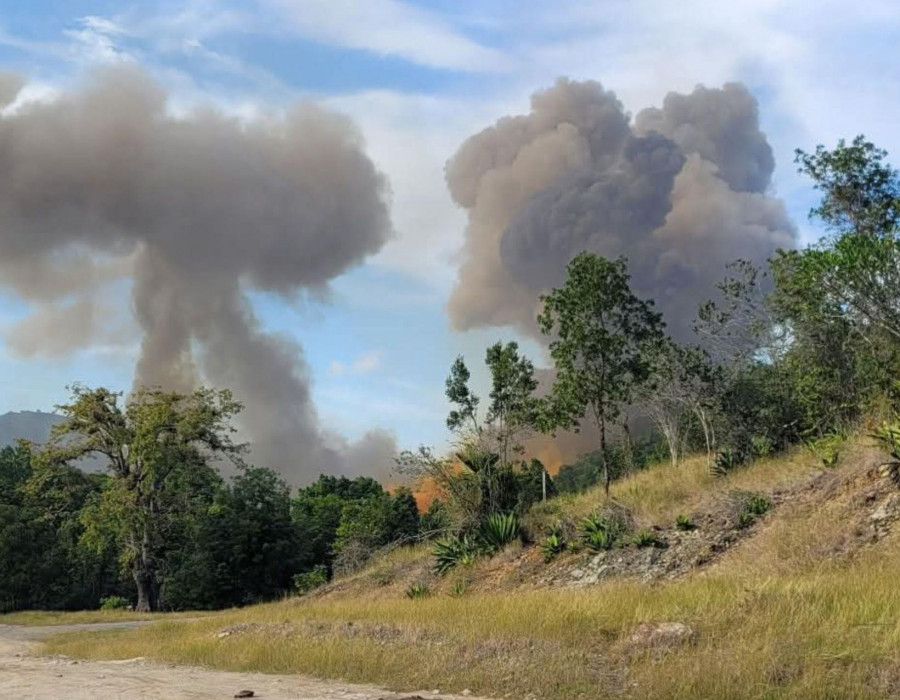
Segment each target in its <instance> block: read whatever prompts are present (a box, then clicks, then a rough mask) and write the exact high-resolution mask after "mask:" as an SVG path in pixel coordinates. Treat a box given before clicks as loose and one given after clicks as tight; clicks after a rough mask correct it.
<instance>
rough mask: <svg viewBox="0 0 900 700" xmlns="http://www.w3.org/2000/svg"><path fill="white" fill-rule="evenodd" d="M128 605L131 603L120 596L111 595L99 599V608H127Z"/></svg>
mask: <svg viewBox="0 0 900 700" xmlns="http://www.w3.org/2000/svg"><path fill="white" fill-rule="evenodd" d="M130 607H131V603H129V602H128V600H127V599H126V598H123V597H122V596H118V595H111V596H109V597H108V598H101V599H100V609H101V610H127V609H128V608H130Z"/></svg>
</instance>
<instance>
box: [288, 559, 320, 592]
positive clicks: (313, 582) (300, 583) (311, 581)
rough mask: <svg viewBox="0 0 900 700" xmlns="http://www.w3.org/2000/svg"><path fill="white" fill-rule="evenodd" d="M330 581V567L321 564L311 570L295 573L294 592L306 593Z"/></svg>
mask: <svg viewBox="0 0 900 700" xmlns="http://www.w3.org/2000/svg"><path fill="white" fill-rule="evenodd" d="M326 583H328V567H326V566H322V565H319V566H317V567H315V568H314V569H312V570H311V571H304V572H303V573H300V574H294V592H295V593H299V594H300V595H304V594H305V593H309V592H310V591H312V590H314V589H316V588H319V586H324V585H325V584H326Z"/></svg>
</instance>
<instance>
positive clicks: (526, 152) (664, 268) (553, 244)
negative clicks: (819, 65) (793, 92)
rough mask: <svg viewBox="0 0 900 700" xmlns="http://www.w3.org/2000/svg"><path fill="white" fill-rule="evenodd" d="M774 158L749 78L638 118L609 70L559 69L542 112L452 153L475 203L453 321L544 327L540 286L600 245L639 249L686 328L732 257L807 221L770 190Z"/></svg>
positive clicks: (657, 291) (633, 260) (633, 256)
mask: <svg viewBox="0 0 900 700" xmlns="http://www.w3.org/2000/svg"><path fill="white" fill-rule="evenodd" d="M774 165H775V164H774V159H773V157H772V151H771V148H770V147H769V144H768V142H767V141H766V138H765V135H764V134H763V133H762V132H761V131H760V129H759V120H758V114H757V105H756V101H755V100H754V99H753V97H752V96H751V95H750V93H749V92H748V91H747V89H746V88H745V87H744V86H742V85H739V84H728V85H725V86H724V87H723V88H722V89H715V90H713V89H706V88H703V87H699V88H697V89H696V90H695V91H694V92H693V93H691V94H690V95H679V94H675V93H671V94H669V95H668V96H667V97H666V99H665V101H664V103H663V107H662V109H647V110H644V111H642V112H640V113H639V114H638V115H637V117H636V119H635V121H634V123H633V124H632V123H631V121H630V119H629V117H628V115H627V114H626V113H625V111H624V109H623V106H622V104H621V103H620V102H619V101H618V99H617V98H616V96H615V94H614V93H612V92H609V91H606V90H604V89H603V87H602V86H601V85H600V84H599V83H596V82H583V83H578V82H572V81H569V80H565V79H560V80H559V81H557V83H556V84H555V85H554V86H553V87H551V88H549V89H548V90H545V91H543V92H539V93H536V94H535V95H534V97H533V98H532V109H531V113H530V114H528V115H523V116H515V117H504V118H503V119H501V120H499V121H498V122H497V123H496V124H495V125H494V126H492V127H489V128H487V129H485V130H484V131H482V132H480V133H478V134H476V135H474V136H472V137H471V138H469V139H468V140H467V141H466V142H465V143H463V145H462V146H461V147H460V148H459V150H458V151H457V153H456V155H455V156H454V157H453V158H452V159H451V160H450V162H449V163H448V164H447V168H446V177H447V184H448V186H449V188H450V193H451V195H452V196H453V199H454V200H455V201H456V202H457V203H458V204H459V205H460V206H462V207H464V208H466V209H467V210H468V213H469V224H468V228H467V231H466V242H465V247H464V250H463V263H462V266H461V267H460V271H459V277H458V282H457V285H456V288H455V289H454V292H453V295H452V297H451V299H450V302H449V305H448V311H449V314H450V317H451V321H452V322H453V325H454V327H456V328H458V329H461V330H464V329H468V328H474V327H478V326H500V325H514V326H516V327H518V328H519V329H520V330H522V331H524V332H526V333H530V334H536V327H535V322H534V319H535V316H536V314H537V299H538V296H539V295H540V293H541V292H542V291H544V290H546V289H548V288H550V287H554V286H558V285H559V284H561V283H562V282H563V279H564V275H565V267H566V265H567V264H568V262H569V261H570V260H571V259H572V258H573V257H574V256H575V255H577V254H578V253H579V252H581V251H583V250H590V251H593V252H596V253H599V254H601V255H604V256H607V257H616V256H618V255H625V256H627V257H628V259H629V261H630V268H631V273H632V275H633V284H634V287H635V290H636V291H637V292H638V293H639V294H641V295H642V296H645V297H651V298H654V299H655V300H656V302H657V304H658V305H659V307H660V308H661V310H662V311H663V313H664V315H665V318H666V321H667V323H668V325H669V328H670V331H671V332H672V333H673V334H675V335H676V336H679V337H681V338H687V337H688V336H689V333H690V331H689V328H690V325H691V322H692V320H693V318H694V315H695V312H696V308H697V304H698V303H699V302H701V301H703V300H705V299H707V298H710V297H711V296H712V295H713V294H714V291H715V288H714V285H715V283H716V282H717V281H718V280H720V279H721V278H722V276H723V275H724V272H725V270H724V266H725V264H726V263H728V262H730V261H732V260H734V259H735V258H745V259H749V260H752V261H755V262H763V261H764V260H766V259H767V258H768V257H769V256H771V254H772V253H773V252H774V251H775V250H776V249H777V248H789V247H793V245H794V240H795V229H794V226H793V224H792V223H791V221H790V220H789V219H788V217H787V214H786V213H785V210H784V207H783V206H782V204H781V202H780V201H779V200H777V199H775V198H773V197H772V196H770V195H769V194H768V193H767V189H768V187H769V184H770V181H771V176H772V171H773V169H774Z"/></svg>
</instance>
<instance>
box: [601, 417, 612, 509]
mask: <svg viewBox="0 0 900 700" xmlns="http://www.w3.org/2000/svg"><path fill="white" fill-rule="evenodd" d="M598 424H599V427H600V466H601V467H602V468H603V490H604V492H605V493H606V498H607V500H608V499H609V484H610V482H611V481H612V479H611V478H610V473H609V460H608V459H607V458H606V418H605V417H604V416H602V415H601V416H600V418H599V420H598Z"/></svg>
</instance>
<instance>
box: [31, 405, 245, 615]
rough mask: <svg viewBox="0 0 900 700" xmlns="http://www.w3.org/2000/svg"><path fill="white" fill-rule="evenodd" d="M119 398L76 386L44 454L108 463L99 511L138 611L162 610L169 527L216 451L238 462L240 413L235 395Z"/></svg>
mask: <svg viewBox="0 0 900 700" xmlns="http://www.w3.org/2000/svg"><path fill="white" fill-rule="evenodd" d="M119 399H120V394H116V393H114V392H110V391H108V390H106V389H102V388H101V389H94V390H91V389H86V388H82V387H76V388H75V389H74V390H73V395H72V400H71V402H70V403H68V404H65V405H63V406H60V407H58V408H59V410H60V412H61V413H62V414H63V416H64V417H65V420H64V421H63V422H62V423H60V424H59V425H58V426H57V427H56V428H55V429H54V433H53V436H54V440H53V442H52V444H51V445H49V446H48V447H47V448H46V449H45V450H44V451H43V452H42V453H41V458H42V459H43V460H45V461H46V462H48V463H53V464H67V463H70V462H71V461H73V460H76V459H79V458H81V457H84V456H86V455H99V456H101V457H103V458H105V459H106V460H107V466H108V470H109V474H110V477H111V479H110V484H109V487H108V488H107V489H106V490H105V491H104V495H103V504H102V506H98V508H97V509H96V510H95V512H96V513H102V514H103V515H104V517H105V518H106V519H107V521H108V523H107V525H108V528H112V530H113V531H114V536H115V539H116V541H117V542H118V544H119V546H120V551H121V556H122V561H123V564H124V565H126V566H127V567H128V569H129V570H130V572H131V576H132V578H133V579H134V583H135V587H136V589H137V605H136V609H137V610H141V611H151V610H156V609H157V608H158V602H159V586H160V579H161V573H162V569H163V566H164V559H165V554H166V541H167V539H168V536H169V529H170V527H171V525H172V523H173V522H174V521H175V520H176V519H177V518H176V516H177V514H178V507H179V506H180V505H181V503H182V502H183V501H182V499H180V498H174V499H173V498H170V496H171V495H172V494H173V493H176V494H177V493H178V492H179V486H180V485H182V484H184V483H185V482H190V478H187V479H186V478H185V475H186V474H188V475H189V474H190V472H192V471H203V472H207V471H208V470H209V461H210V459H211V457H212V456H213V455H214V454H224V455H227V456H229V457H231V458H232V459H235V460H238V459H239V454H240V452H241V446H239V445H235V444H234V443H233V442H232V440H231V434H232V432H233V429H232V428H231V427H230V420H231V418H232V417H233V416H234V415H235V414H236V413H237V412H238V411H239V410H240V408H241V407H240V404H238V403H237V402H236V401H235V400H234V399H233V398H232V395H231V393H230V392H228V391H213V390H209V389H200V390H198V391H195V392H194V393H192V394H187V395H185V394H179V393H169V392H163V391H160V390H150V389H141V390H138V391H136V392H135V393H134V395H133V396H132V397H131V399H130V400H129V401H128V402H127V404H126V405H125V406H124V407H123V406H121V405H120V403H119Z"/></svg>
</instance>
